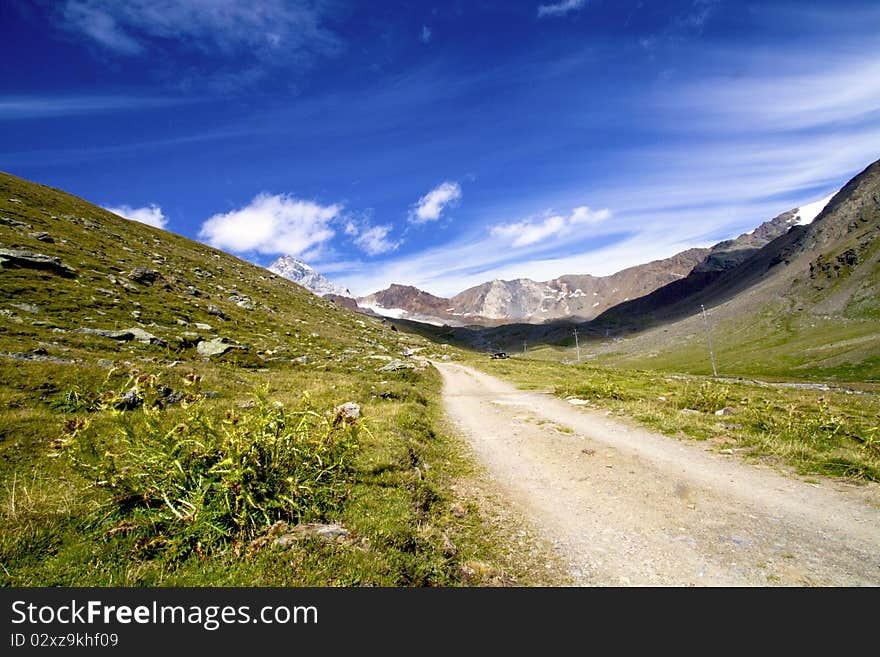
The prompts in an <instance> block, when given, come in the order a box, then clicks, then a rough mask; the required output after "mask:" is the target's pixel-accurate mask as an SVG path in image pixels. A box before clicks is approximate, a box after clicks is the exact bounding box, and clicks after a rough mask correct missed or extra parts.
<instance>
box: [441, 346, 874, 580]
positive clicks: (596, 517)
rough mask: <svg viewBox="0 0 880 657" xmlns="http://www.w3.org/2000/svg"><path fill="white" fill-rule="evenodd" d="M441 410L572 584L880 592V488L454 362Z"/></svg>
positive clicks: (445, 367)
mask: <svg viewBox="0 0 880 657" xmlns="http://www.w3.org/2000/svg"><path fill="white" fill-rule="evenodd" d="M435 365H436V367H437V369H438V370H439V371H440V372H441V374H442V376H443V380H444V393H443V394H444V402H445V407H446V410H447V412H448V414H449V416H450V417H451V419H452V420H453V422H454V423H455V424H456V425H457V426H458V428H459V429H460V430H461V432H462V433H463V434H464V435H465V437H466V438H467V439H468V441H469V443H470V445H471V447H472V449H473V450H474V452H475V453H476V455H477V456H478V458H479V459H480V460H481V461H482V462H483V464H484V465H485V466H486V468H487V470H488V471H489V472H490V473H491V475H492V476H493V477H494V478H495V479H497V480H498V481H499V482H500V485H501V488H502V490H503V491H504V494H505V495H506V497H507V499H508V500H509V502H510V504H511V505H512V507H513V508H514V509H515V510H517V511H519V512H521V513H523V514H524V515H525V516H526V517H527V518H529V519H530V520H531V522H532V523H533V524H534V526H535V529H536V530H537V531H538V532H539V533H540V534H541V535H542V536H544V538H546V539H548V540H550V541H551V542H553V543H554V544H555V548H556V551H557V552H558V553H559V556H560V557H561V558H562V559H563V560H564V561H565V562H567V564H568V569H569V574H570V575H571V577H572V578H573V580H574V582H575V583H577V584H580V585H608V586H620V585H671V586H687V585H696V586H701V585H707V586H716V585H727V586H765V585H789V586H791V585H793V586H829V585H842V586H854V585H880V486H878V485H877V484H874V483H869V484H855V483H846V482H842V481H837V480H831V479H824V478H823V479H821V480H820V483H814V481H815V480H813V481H804V480H801V479H797V478H795V477H793V476H791V477H790V476H786V475H784V474H781V473H779V472H777V471H775V470H773V469H771V468H769V467H767V466H764V465H759V464H748V463H744V462H743V461H741V460H740V459H739V458H738V457H736V456H735V455H728V454H724V453H721V452H719V451H713V450H712V449H711V448H708V447H705V446H702V445H700V444H698V443H695V442H685V441H679V440H675V439H672V438H669V437H666V436H663V435H661V434H658V433H654V432H650V431H647V430H644V429H639V428H634V427H631V426H629V425H626V424H623V423H621V422H619V421H616V420H615V421H612V420H611V419H610V418H609V417H608V416H607V414H603V413H601V412H596V411H585V410H583V409H580V408H575V407H573V406H572V405H570V404H568V403H566V402H565V401H563V400H560V399H557V398H553V397H552V396H550V395H547V394H542V393H540V392H534V391H523V390H519V389H517V388H516V387H515V386H513V385H512V384H509V383H506V382H502V381H500V380H498V379H496V378H494V377H492V376H490V375H487V374H484V373H481V372H478V371H476V370H474V369H472V368H470V367H467V366H464V365H460V364H455V363H435Z"/></svg>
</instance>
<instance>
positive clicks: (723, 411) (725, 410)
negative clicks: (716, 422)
mask: <svg viewBox="0 0 880 657" xmlns="http://www.w3.org/2000/svg"><path fill="white" fill-rule="evenodd" d="M736 413H737V410H736V409H735V408H733V407H731V406H725V407H724V408H720V409H718V410H717V411H715V415H719V416H720V415H736Z"/></svg>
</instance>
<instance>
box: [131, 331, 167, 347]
mask: <svg viewBox="0 0 880 657" xmlns="http://www.w3.org/2000/svg"><path fill="white" fill-rule="evenodd" d="M127 330H128V332H129V333H131V334H132V335H133V336H134V339H135V340H137V341H138V342H144V343H146V344H159V345H164V344H165V341H164V340H162V339H161V338H157V337H156V336H155V335H153V334H152V333H149V332H147V331H145V330H144V329H142V328H137V327H134V328H130V329H127Z"/></svg>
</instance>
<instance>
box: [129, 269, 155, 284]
mask: <svg viewBox="0 0 880 657" xmlns="http://www.w3.org/2000/svg"><path fill="white" fill-rule="evenodd" d="M128 277H129V278H130V279H131V280H133V281H134V282H135V283H140V284H141V285H152V284H153V283H155V282H156V281H158V280H159V279H160V278H161V277H162V274H160V273H159V272H157V271H156V270H155V269H148V268H147V267H135V268H134V269H132V270H131V271H130V272H128Z"/></svg>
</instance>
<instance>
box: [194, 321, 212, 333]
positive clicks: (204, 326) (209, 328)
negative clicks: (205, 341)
mask: <svg viewBox="0 0 880 657" xmlns="http://www.w3.org/2000/svg"><path fill="white" fill-rule="evenodd" d="M195 327H196V328H197V329H199V330H200V331H213V330H214V327H213V326H211V325H210V324H202V323H201V322H196V323H195Z"/></svg>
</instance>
